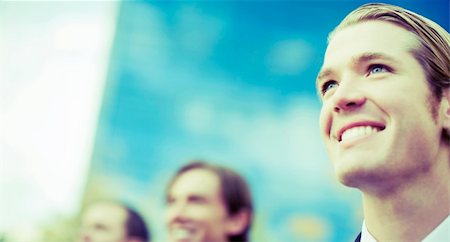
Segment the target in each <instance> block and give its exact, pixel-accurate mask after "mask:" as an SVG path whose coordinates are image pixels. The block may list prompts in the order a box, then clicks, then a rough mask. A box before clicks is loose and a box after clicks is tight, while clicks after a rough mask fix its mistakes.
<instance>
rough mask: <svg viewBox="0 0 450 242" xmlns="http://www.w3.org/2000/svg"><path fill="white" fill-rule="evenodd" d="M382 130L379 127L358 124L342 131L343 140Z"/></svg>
mask: <svg viewBox="0 0 450 242" xmlns="http://www.w3.org/2000/svg"><path fill="white" fill-rule="evenodd" d="M378 131H380V130H379V129H378V128H375V127H372V126H358V127H354V128H351V129H347V130H346V131H344V133H342V135H341V141H344V140H347V139H351V138H355V137H359V136H365V135H370V134H373V133H377V132H378Z"/></svg>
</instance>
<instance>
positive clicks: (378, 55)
mask: <svg viewBox="0 0 450 242" xmlns="http://www.w3.org/2000/svg"><path fill="white" fill-rule="evenodd" d="M377 59H382V60H387V61H391V62H393V61H396V59H395V58H394V57H392V56H390V55H388V54H386V53H382V52H367V53H363V54H361V55H359V56H356V57H354V58H352V65H355V66H356V65H360V64H361V63H365V62H369V61H372V60H377ZM333 73H334V72H333V70H332V69H331V68H325V69H322V70H320V72H319V74H318V75H317V79H316V87H317V89H318V91H319V92H320V90H319V89H320V88H319V84H320V83H321V82H322V81H323V80H324V79H327V78H328V77H329V76H331V75H333Z"/></svg>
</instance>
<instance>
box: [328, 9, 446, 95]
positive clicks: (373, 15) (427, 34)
mask: <svg viewBox="0 0 450 242" xmlns="http://www.w3.org/2000/svg"><path fill="white" fill-rule="evenodd" d="M373 20H378V21H385V22H389V23H393V24H395V25H397V26H400V27H402V28H404V29H406V30H408V31H409V32H411V33H412V34H413V35H414V36H415V37H416V39H417V40H418V42H419V44H418V46H417V47H415V48H413V49H412V50H411V53H412V54H413V56H414V57H415V59H416V60H417V61H418V62H419V63H420V65H421V66H422V68H423V70H424V72H425V74H426V77H427V81H428V83H429V86H430V88H431V91H432V92H433V94H434V96H435V97H436V98H437V99H438V100H440V99H441V98H442V93H443V90H444V89H448V88H449V87H450V35H449V33H448V32H447V31H446V30H445V29H444V28H442V27H441V26H439V25H438V24H437V23H435V22H433V21H432V20H430V19H428V18H426V17H423V16H421V15H419V14H417V13H414V12H412V11H409V10H407V9H404V8H401V7H398V6H394V5H390V4H384V3H369V4H365V5H362V6H360V7H359V8H357V9H355V10H353V11H352V12H351V13H349V14H348V15H347V16H346V17H345V18H344V19H343V20H342V21H341V23H340V24H339V25H338V26H337V27H336V28H335V29H334V30H333V31H332V32H331V33H330V34H329V36H328V41H330V40H331V39H332V38H333V37H334V35H335V34H336V33H337V32H339V31H340V30H342V29H344V28H346V27H348V26H351V25H354V24H357V23H361V22H365V21H373Z"/></svg>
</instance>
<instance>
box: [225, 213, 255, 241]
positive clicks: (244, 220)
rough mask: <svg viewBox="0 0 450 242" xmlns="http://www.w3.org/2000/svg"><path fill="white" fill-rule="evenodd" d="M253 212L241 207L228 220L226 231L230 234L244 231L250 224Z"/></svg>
mask: <svg viewBox="0 0 450 242" xmlns="http://www.w3.org/2000/svg"><path fill="white" fill-rule="evenodd" d="M250 219H251V212H250V211H249V210H248V209H241V210H240V211H239V212H237V213H236V214H234V215H230V216H229V217H228V219H227V222H226V232H227V234H228V235H237V234H240V233H242V232H243V231H244V230H245V228H246V227H247V226H248V225H249V224H250Z"/></svg>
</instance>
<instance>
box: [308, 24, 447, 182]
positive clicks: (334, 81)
mask: <svg viewBox="0 0 450 242" xmlns="http://www.w3.org/2000/svg"><path fill="white" fill-rule="evenodd" d="M415 46H417V40H416V39H415V38H414V36H413V35H411V34H410V33H409V32H408V31H406V30H405V29H403V28H401V27H398V26H396V25H393V24H390V23H387V22H382V21H369V22H363V23H359V24H356V25H352V26H349V27H347V28H344V29H343V30H341V31H339V32H337V33H336V35H335V36H334V37H333V38H332V40H331V42H330V44H329V46H328V49H327V52H326V54H325V60H324V64H323V67H322V70H321V72H320V73H319V76H318V80H317V88H318V91H319V92H320V93H321V94H322V101H323V106H322V111H321V116H320V126H321V133H322V137H323V139H324V142H325V145H326V148H327V150H328V153H329V156H330V159H331V160H332V162H333V165H334V168H335V173H336V175H337V176H338V178H339V180H341V182H343V183H344V184H346V185H348V186H355V187H360V188H361V187H364V186H367V185H368V186H370V185H371V184H378V185H380V184H386V185H387V186H392V185H395V184H399V183H402V182H404V181H405V180H407V179H412V178H415V177H417V175H420V174H421V172H425V171H427V170H428V168H429V167H430V166H431V165H432V164H433V163H434V161H435V160H436V159H437V154H438V150H439V149H440V146H439V144H440V139H441V132H442V126H443V122H444V121H443V118H442V117H441V116H442V115H440V114H439V112H438V110H439V104H440V102H439V101H438V100H435V99H434V97H432V94H431V91H430V89H429V87H428V84H427V81H426V77H425V73H424V71H423V69H422V67H421V66H420V64H419V63H418V62H417V61H416V59H415V58H414V57H413V55H412V54H411V53H410V52H409V50H410V49H411V48H413V47H415ZM432 113H435V114H432ZM441 148H442V147H441Z"/></svg>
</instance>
